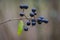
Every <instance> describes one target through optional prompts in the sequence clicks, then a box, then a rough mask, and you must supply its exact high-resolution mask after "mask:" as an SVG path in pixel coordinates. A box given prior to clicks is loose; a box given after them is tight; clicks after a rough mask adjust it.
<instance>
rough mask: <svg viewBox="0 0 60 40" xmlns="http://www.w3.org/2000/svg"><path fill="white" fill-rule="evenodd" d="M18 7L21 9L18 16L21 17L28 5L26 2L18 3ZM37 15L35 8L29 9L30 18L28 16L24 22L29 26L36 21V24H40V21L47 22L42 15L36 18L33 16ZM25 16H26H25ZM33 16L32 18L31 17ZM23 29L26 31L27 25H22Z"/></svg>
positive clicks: (33, 24)
mask: <svg viewBox="0 0 60 40" xmlns="http://www.w3.org/2000/svg"><path fill="white" fill-rule="evenodd" d="M20 8H21V9H23V12H20V16H21V17H23V16H25V15H24V9H28V5H27V4H21V5H20ZM36 15H37V12H36V8H32V9H31V13H30V17H31V18H30V19H29V18H27V19H28V20H27V22H26V25H27V26H30V25H32V26H35V25H36V23H38V24H41V23H43V22H44V23H48V19H45V18H44V17H42V16H40V17H38V18H34V16H36ZM25 17H26V16H25ZM32 17H33V18H32ZM24 31H28V27H24Z"/></svg>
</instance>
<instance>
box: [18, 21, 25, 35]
mask: <svg viewBox="0 0 60 40" xmlns="http://www.w3.org/2000/svg"><path fill="white" fill-rule="evenodd" d="M23 26H24V22H23V21H22V20H20V21H19V22H18V32H17V33H18V36H20V35H21V33H22V31H23Z"/></svg>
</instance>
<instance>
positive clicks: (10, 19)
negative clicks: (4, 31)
mask: <svg viewBox="0 0 60 40" xmlns="http://www.w3.org/2000/svg"><path fill="white" fill-rule="evenodd" d="M22 19H26V18H13V19H8V20H5V21H3V22H1V23H0V25H1V24H4V23H7V22H10V21H14V20H22ZM28 20H31V18H28Z"/></svg>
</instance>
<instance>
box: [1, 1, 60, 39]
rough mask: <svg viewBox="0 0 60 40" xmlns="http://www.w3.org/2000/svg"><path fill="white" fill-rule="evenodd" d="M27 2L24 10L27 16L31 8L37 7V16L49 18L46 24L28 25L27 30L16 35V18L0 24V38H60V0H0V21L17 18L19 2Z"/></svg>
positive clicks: (19, 10)
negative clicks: (26, 7)
mask: <svg viewBox="0 0 60 40" xmlns="http://www.w3.org/2000/svg"><path fill="white" fill-rule="evenodd" d="M22 3H23V4H28V6H29V8H28V9H27V10H25V13H26V16H27V17H28V16H29V13H30V12H31V8H33V7H35V8H36V9H37V17H38V16H44V17H45V18H47V19H48V20H49V23H48V24H45V23H43V24H41V25H38V24H37V25H36V26H35V27H30V29H29V31H27V32H25V31H23V33H22V34H21V35H20V36H19V37H18V36H17V23H18V20H15V21H10V22H8V23H5V24H2V25H0V40H60V0H0V22H2V21H4V20H7V19H12V18H18V17H19V13H20V12H21V9H20V8H19V5H20V4H22Z"/></svg>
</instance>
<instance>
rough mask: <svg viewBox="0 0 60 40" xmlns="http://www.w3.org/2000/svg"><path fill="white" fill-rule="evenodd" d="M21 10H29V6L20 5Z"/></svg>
mask: <svg viewBox="0 0 60 40" xmlns="http://www.w3.org/2000/svg"><path fill="white" fill-rule="evenodd" d="M20 8H21V9H28V5H27V4H21V5H20Z"/></svg>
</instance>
